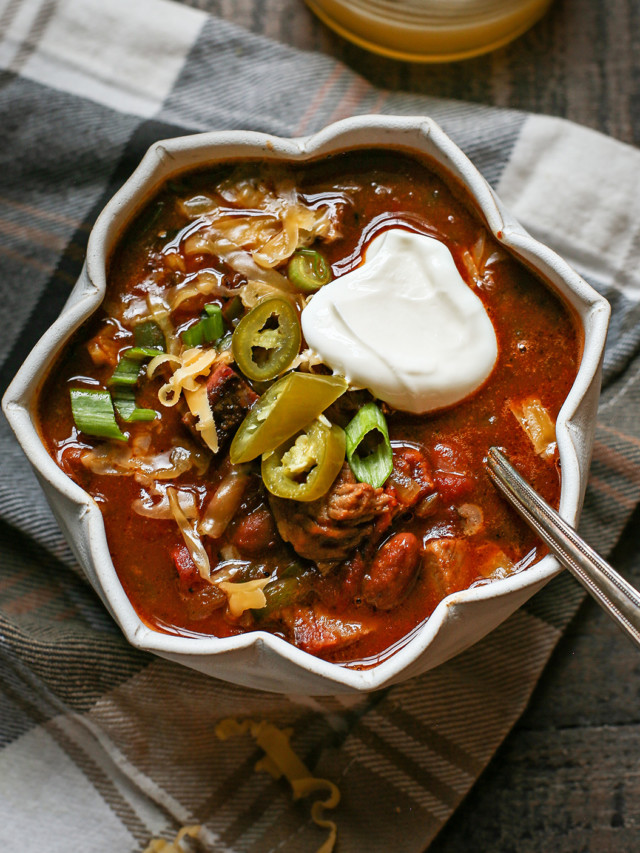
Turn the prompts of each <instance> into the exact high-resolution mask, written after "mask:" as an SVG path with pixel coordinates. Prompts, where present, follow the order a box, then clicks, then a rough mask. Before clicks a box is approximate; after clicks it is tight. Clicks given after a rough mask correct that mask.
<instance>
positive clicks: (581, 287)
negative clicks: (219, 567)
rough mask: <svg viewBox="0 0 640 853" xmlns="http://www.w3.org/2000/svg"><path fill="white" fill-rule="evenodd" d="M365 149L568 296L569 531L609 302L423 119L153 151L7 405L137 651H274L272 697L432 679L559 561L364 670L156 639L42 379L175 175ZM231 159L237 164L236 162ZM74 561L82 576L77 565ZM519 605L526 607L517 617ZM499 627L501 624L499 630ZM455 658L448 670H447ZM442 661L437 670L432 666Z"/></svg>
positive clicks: (499, 589) (265, 644) (450, 599)
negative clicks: (122, 243) (444, 651)
mask: <svg viewBox="0 0 640 853" xmlns="http://www.w3.org/2000/svg"><path fill="white" fill-rule="evenodd" d="M364 147H392V148H399V149H405V150H407V151H408V152H411V151H413V152H414V153H416V152H417V153H422V154H427V156H428V157H431V158H432V159H434V160H435V161H436V162H437V163H439V164H440V166H441V167H442V168H444V169H445V170H447V171H449V172H451V173H453V175H454V177H456V178H457V179H458V180H459V181H460V182H461V183H462V185H463V186H466V189H467V191H468V192H469V194H470V196H471V197H472V199H474V200H475V203H476V205H477V207H478V210H479V212H480V214H481V215H483V217H484V219H485V221H486V224H487V226H488V227H489V229H490V230H491V231H492V232H493V234H494V236H495V237H496V239H497V240H498V241H499V242H500V243H502V244H503V245H504V246H506V247H507V248H510V249H512V250H513V251H515V252H516V253H517V254H518V255H519V256H520V257H524V258H526V260H527V262H528V263H529V265H530V266H532V267H533V268H534V271H535V270H537V271H538V273H539V274H540V275H541V276H542V277H543V278H546V279H549V278H550V277H554V278H555V284H556V288H557V287H558V286H559V285H560V286H564V287H565V288H566V292H565V293H564V298H565V301H568V302H570V303H571V304H572V305H573V307H574V310H575V313H576V314H577V315H578V317H579V319H580V323H581V326H582V329H583V332H584V350H583V357H582V361H581V365H580V369H579V372H578V375H577V377H576V380H575V382H574V384H573V386H572V388H571V391H570V393H569V395H568V397H567V399H566V400H565V403H564V404H563V406H562V409H561V411H560V414H559V416H558V421H557V425H556V431H557V440H558V448H559V452H560V458H561V461H562V471H563V479H562V490H561V499H560V513H561V515H562V516H563V517H564V518H565V519H566V520H567V521H569V522H570V523H576V521H577V518H578V517H579V512H580V509H581V505H582V499H583V497H584V490H585V487H586V482H585V481H586V468H587V467H588V457H589V455H590V451H591V438H590V436H589V435H585V434H584V432H582V433H581V432H579V431H576V430H575V428H574V429H572V428H571V427H572V426H573V425H572V419H573V418H574V416H575V415H576V412H577V410H578V409H579V407H580V406H581V404H582V403H583V402H584V400H585V399H586V398H587V397H588V396H593V394H594V393H595V395H596V398H597V393H598V389H596V390H595V392H594V390H593V386H594V382H595V383H598V381H599V379H598V378H599V369H600V365H601V359H602V354H603V351H604V344H605V340H606V332H607V324H608V317H609V306H608V303H607V302H606V300H604V298H603V297H601V296H600V295H599V294H598V293H597V292H596V291H595V290H593V289H592V288H591V287H590V286H589V285H588V284H587V283H586V282H585V281H584V280H583V279H582V278H580V276H578V274H577V273H576V272H574V271H573V270H572V269H571V268H570V267H569V266H568V264H566V262H565V261H563V260H562V259H561V258H560V257H559V256H558V255H557V254H555V252H553V251H552V250H551V249H549V248H548V247H546V246H544V245H543V244H541V243H539V242H538V241H537V240H535V239H534V238H533V237H531V236H530V235H529V234H528V233H527V232H526V231H525V230H524V228H522V226H520V225H519V223H518V222H517V221H516V220H515V219H514V218H513V217H512V216H511V215H510V214H509V213H508V212H507V211H506V210H505V209H504V207H503V206H502V204H501V202H500V201H499V199H498V198H497V197H496V195H495V193H494V192H493V190H492V189H491V188H490V187H489V185H488V184H487V183H486V181H485V180H484V178H483V177H482V176H481V175H480V173H479V172H478V171H477V169H476V168H475V167H474V166H473V165H472V164H471V162H470V161H469V160H468V159H467V157H466V155H464V154H463V153H462V151H461V150H460V149H459V148H458V147H457V146H456V145H455V143H453V142H452V141H451V140H450V139H449V137H448V136H447V135H446V134H445V133H444V131H442V129H441V128H440V127H439V126H438V125H437V124H436V123H435V122H434V121H433V120H431V119H429V118H426V117H424V116H409V117H395V116H378V115H373V116H360V117H357V118H353V119H345V120H343V121H340V122H337V123H335V124H332V125H329V126H328V127H325V128H324V129H322V130H321V131H319V132H318V133H315V134H312V135H310V136H306V137H299V138H281V137H275V136H272V135H270V134H265V133H257V132H253V131H213V132H209V133H202V134H195V135H192V136H184V137H176V138H174V139H169V140H161V141H158V142H156V143H154V144H153V145H152V146H151V147H150V148H149V150H148V151H147V153H146V154H145V156H144V157H143V159H142V161H141V162H140V165H139V166H138V167H137V169H136V170H135V172H134V173H133V174H132V175H131V177H130V178H129V179H128V180H127V181H126V183H125V184H124V185H123V186H122V188H121V189H120V190H119V191H118V192H117V193H116V194H115V195H114V196H113V198H112V199H111V200H110V201H109V202H108V204H107V205H106V206H105V208H104V209H103V211H102V213H101V214H100V215H99V217H98V219H97V220H96V223H95V226H94V228H93V230H92V232H91V235H90V238H89V244H88V248H87V261H86V265H85V267H83V270H82V272H81V274H80V277H79V279H78V282H77V284H76V287H75V288H74V290H73V292H72V294H71V296H70V297H69V300H68V302H67V304H66V306H65V308H64V309H63V311H62V313H61V314H60V316H59V317H58V319H57V320H56V321H55V323H54V324H53V325H52V326H51V327H50V328H49V330H48V331H47V332H46V333H45V334H44V336H43V337H42V338H41V339H40V341H39V342H38V343H37V344H36V346H35V347H34V349H33V350H32V351H31V353H30V354H29V356H28V358H27V359H26V361H25V363H24V364H23V366H22V367H21V368H20V370H19V372H18V373H17V375H16V377H15V378H14V380H13V382H12V383H11V385H10V386H9V388H8V389H7V392H6V393H5V396H4V399H3V408H4V410H5V414H6V416H7V418H8V420H9V422H10V424H11V426H12V428H13V430H14V431H15V433H16V435H17V437H18V440H19V441H20V443H21V445H22V448H23V450H24V452H25V454H26V456H27V457H28V459H29V461H30V462H31V464H32V465H33V467H34V469H35V470H36V472H37V474H38V476H39V478H40V479H41V482H43V485H45V486H46V484H49V486H50V487H51V488H50V489H46V488H45V491H46V493H47V497H48V498H49V501H50V503H51V504H52V508H54V509H55V505H56V501H57V497H58V496H59V497H61V498H63V499H66V500H67V501H68V502H70V503H71V504H72V505H74V506H75V507H76V508H77V523H78V529H77V530H76V533H75V535H72V538H73V541H72V543H71V544H72V545H73V546H75V548H74V550H76V553H78V551H80V552H81V553H84V554H85V555H88V556H89V557H90V558H91V560H92V562H93V565H94V566H95V574H96V578H95V579H93V580H92V578H91V577H90V572H88V571H87V572H86V573H87V575H88V576H89V580H90V581H92V583H93V585H94V586H95V587H96V591H97V592H98V593H99V595H100V596H101V598H102V600H103V601H104V603H105V604H106V606H107V607H108V609H109V610H110V612H111V613H112V615H113V616H114V618H115V620H116V621H117V623H118V624H119V626H120V628H121V629H122V631H123V633H124V634H125V636H126V638H127V640H128V641H129V642H130V643H132V644H133V645H134V646H136V647H138V648H141V649H145V650H147V651H151V652H155V653H157V654H160V655H162V656H164V657H168V658H170V659H172V660H177V661H181V662H183V663H186V664H187V665H190V666H195V667H196V668H202V666H201V665H200V666H199V665H198V664H199V662H200V663H201V662H202V661H203V660H204V659H205V658H208V657H210V656H214V657H215V658H220V656H224V655H226V654H227V653H229V652H233V651H235V652H239V651H242V650H250V649H252V647H253V648H254V650H255V651H257V652H258V653H260V652H267V653H269V652H270V653H272V654H271V658H270V659H271V660H274V659H276V658H281V659H283V660H284V661H286V662H288V663H289V664H290V665H291V666H292V667H293V669H291V667H289V668H288V669H287V673H288V674H287V673H285V676H284V682H283V683H282V684H280V681H281V680H282V679H278V677H277V673H276V678H275V682H274V683H275V685H276V686H275V687H273V686H267V689H276V690H283V691H284V692H286V691H287V690H289V689H291V687H293V689H292V690H291V692H295V686H294V685H295V682H294V681H293V680H292V678H291V675H292V674H293V675H295V672H296V670H297V671H299V672H302V671H304V672H305V673H308V674H309V675H314V676H316V681H317V683H318V685H320V688H321V689H319V690H318V692H344V691H345V690H346V691H358V692H359V691H369V690H373V689H377V688H380V687H382V686H385V685H388V684H391V683H394V682H396V681H400V680H402V679H403V677H405V676H406V677H408V676H409V675H412V674H414V672H416V671H425V670H426V669H428V668H430V664H429V661H428V659H426V660H422V659H423V656H425V655H427V658H428V654H427V653H428V649H429V646H430V645H431V644H432V643H433V641H434V639H435V638H436V637H437V636H438V634H439V633H440V632H441V631H443V630H445V628H446V627H447V625H446V623H448V622H451V621H453V622H454V624H453V625H452V626H451V630H453V631H462V633H463V634H464V610H465V609H468V608H469V606H470V605H475V604H480V603H482V602H489V601H492V600H496V599H500V598H503V597H508V596H510V595H513V594H518V593H519V594H520V595H519V599H521V600H525V599H526V598H527V597H528V590H529V589H530V588H533V589H532V590H531V594H532V593H533V592H534V591H536V590H537V589H538V588H539V587H540V586H542V585H543V584H544V583H545V582H546V581H547V580H549V579H550V578H551V577H553V576H554V575H556V574H557V573H558V572H559V570H560V567H559V565H558V563H557V561H556V560H555V558H553V557H552V556H550V555H547V556H545V557H544V558H542V559H541V560H540V561H539V562H538V563H536V564H534V565H533V566H531V567H530V568H527V569H525V570H523V571H521V572H519V573H516V574H513V575H511V576H509V577H507V578H504V579H500V580H494V581H491V582H490V583H487V584H486V585H480V586H475V587H472V588H469V589H465V590H461V591H460V592H457V593H454V594H452V595H449V596H447V597H446V598H445V599H444V600H443V601H441V602H440V603H439V604H438V606H437V607H436V609H435V610H434V612H433V613H432V615H431V616H430V617H429V618H428V619H427V620H426V622H425V623H423V624H422V625H421V626H420V627H419V628H417V629H415V630H414V632H413V636H412V638H411V639H410V640H408V641H407V642H406V644H405V645H404V646H402V647H401V648H399V649H398V650H397V651H395V652H394V653H393V654H392V655H391V656H390V657H388V658H386V659H385V660H383V661H382V662H381V663H379V664H377V665H375V666H372V667H371V668H367V669H363V670H357V669H352V668H349V667H347V666H344V665H341V664H335V663H331V662H328V661H324V660H322V659H320V658H316V657H314V656H312V655H310V654H308V653H307V652H303V651H301V650H300V649H298V648H296V647H295V646H293V645H291V644H289V643H287V642H286V641H285V640H283V639H281V638H279V637H276V636H274V635H272V634H269V633H267V632H263V631H254V632H250V633H247V634H241V635H238V636H235V637H229V638H217V637H185V636H176V635H173V634H165V633H160V632H158V631H155V630H153V629H151V628H149V627H148V626H147V625H145V624H144V623H143V622H142V621H141V620H140V618H139V617H138V615H137V613H136V612H135V610H134V608H133V606H132V604H131V602H130V601H129V599H128V597H127V595H126V593H125V592H124V590H123V588H122V586H121V584H120V581H119V579H118V577H117V573H116V571H115V568H114V566H113V562H112V561H111V557H110V554H109V549H108V546H107V541H106V534H105V528H104V522H103V519H102V514H101V512H100V509H99V507H98V505H97V504H96V503H95V502H94V500H93V499H92V498H91V497H90V496H89V495H88V494H87V493H86V492H85V491H84V490H83V489H82V488H81V487H80V486H78V485H77V484H76V483H74V482H73V481H72V480H71V479H70V478H68V477H67V476H66V475H65V474H64V473H63V472H62V470H61V469H60V468H59V467H58V466H57V465H56V463H55V462H54V461H53V459H52V458H51V457H50V456H49V454H48V452H47V450H46V448H45V447H44V444H43V442H42V440H41V439H40V436H39V434H38V431H37V428H36V425H35V416H34V414H33V411H34V408H35V406H34V403H35V400H36V399H37V393H38V389H39V387H40V384H41V381H42V380H41V377H42V376H44V375H45V374H46V371H47V368H48V367H49V366H50V365H51V364H52V362H53V361H54V359H55V356H56V355H57V353H58V351H59V349H60V347H61V346H62V344H63V343H64V342H65V341H66V340H67V339H68V337H69V336H70V335H71V334H72V333H73V332H74V331H75V329H76V328H77V327H78V326H79V325H80V324H81V323H82V322H83V321H84V320H85V319H86V318H87V317H88V316H89V315H90V314H91V313H92V312H93V311H94V310H96V308H97V307H98V306H99V305H100V303H101V302H102V298H103V295H104V293H105V289H106V263H107V260H108V255H109V253H110V251H111V248H112V247H113V245H114V243H115V242H116V239H117V235H119V234H120V233H121V232H122V229H123V228H125V227H126V225H127V224H128V222H130V221H131V219H132V218H133V216H134V215H135V214H136V212H137V211H138V210H139V209H140V207H141V206H142V205H143V204H144V203H145V201H146V200H147V199H148V198H149V197H150V196H151V195H152V194H153V193H154V192H155V191H156V190H157V189H158V188H159V186H160V185H161V184H162V183H163V182H164V181H165V180H167V178H168V177H169V175H170V174H177V173H179V172H184V171H188V170H190V169H192V168H197V167H198V165H200V166H204V165H206V164H207V163H211V162H214V161H216V160H230V159H245V158H250V157H256V156H261V157H266V158H269V159H275V160H278V159H282V160H293V161H305V160H308V159H311V158H318V157H322V156H324V155H327V154H329V153H331V152H334V151H335V152H337V151H341V150H345V149H349V148H364ZM427 149H429V150H427ZM231 151H234V152H236V153H233V154H232V153H230V152H231ZM587 326H589V329H588V328H587ZM598 387H599V386H598ZM579 451H580V452H579ZM581 454H582V457H583V461H584V459H586V460H587V461H586V463H585V464H584V465H583V469H582V473H581V466H580V459H579V457H580V455H581ZM79 560H80V562H81V564H82V565H83V568H85V571H86V566H84V562H83V560H82V557H81V556H79ZM96 581H97V582H96ZM520 603H522V601H519V603H518V604H517V605H516V606H519V604H520ZM513 609H515V607H513V608H512V610H513ZM512 610H511V611H510V612H512ZM461 612H462V615H461ZM507 615H508V613H507ZM503 618H506V616H505V617H503ZM503 618H500V619H499V620H498V622H496V623H495V624H499V622H501V621H503ZM495 624H494V623H493V622H492V623H491V624H490V625H489V627H488V629H487V630H491V629H492V628H493V627H495ZM461 626H462V627H461ZM486 632H487V631H484V632H483V631H480V633H478V632H477V631H476V632H474V633H473V635H472V636H470V637H468V638H466V639H463V640H462V642H458V643H457V645H455V644H454V645H455V649H454V651H453V653H452V654H457V653H458V652H459V651H462V650H463V649H464V648H466V647H467V646H468V645H471V644H472V643H473V642H476V641H477V640H479V639H480V638H481V637H482V636H483V635H484V633H486ZM448 656H451V655H448ZM448 656H445V657H444V658H442V660H446V659H447V657H448ZM442 660H437V661H435V662H434V663H433V664H431V665H437V663H440V662H442ZM215 674H216V677H220V678H227V679H228V680H231V681H238V682H239V683H245V684H251V683H252V679H251V678H250V677H249V678H248V679H243V678H242V677H240V676H241V675H242V674H241V673H237V672H231V673H226V674H225V673H224V672H221V671H220V661H218V662H217V669H216V672H215ZM289 683H290V684H289Z"/></svg>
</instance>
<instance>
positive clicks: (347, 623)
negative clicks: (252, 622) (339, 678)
mask: <svg viewBox="0 0 640 853" xmlns="http://www.w3.org/2000/svg"><path fill="white" fill-rule="evenodd" d="M283 621H284V623H285V625H286V626H287V628H288V633H289V634H290V636H291V639H292V640H293V642H294V644H295V645H296V646H297V647H298V648H299V649H302V650H303V651H305V652H310V653H311V654H312V655H327V654H331V653H332V652H336V651H339V650H341V649H344V648H345V647H347V646H350V645H352V644H353V643H356V642H358V640H361V639H362V638H363V637H366V636H367V634H370V633H371V630H372V629H371V627H369V626H367V625H365V624H363V623H362V622H357V621H355V620H352V619H341V618H339V617H337V616H334V615H333V614H330V613H325V612H324V611H323V610H322V609H321V608H320V606H319V605H314V606H313V607H293V608H292V609H291V612H289V613H285V614H283Z"/></svg>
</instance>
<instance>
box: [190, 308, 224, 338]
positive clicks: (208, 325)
mask: <svg viewBox="0 0 640 853" xmlns="http://www.w3.org/2000/svg"><path fill="white" fill-rule="evenodd" d="M204 310H205V313H206V316H205V317H203V318H202V320H199V321H198V322H197V323H196V324H195V325H194V326H190V327H189V328H188V329H186V330H185V331H184V332H183V333H182V336H181V337H182V342H183V343H184V344H185V346H188V347H199V346H202V344H212V343H213V342H214V341H217V340H218V338H221V337H222V336H223V335H224V319H223V317H222V309H221V308H220V306H219V305H215V304H212V305H205V306H204Z"/></svg>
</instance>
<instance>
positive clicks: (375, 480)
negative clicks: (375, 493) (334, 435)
mask: <svg viewBox="0 0 640 853" xmlns="http://www.w3.org/2000/svg"><path fill="white" fill-rule="evenodd" d="M374 431H375V432H377V433H379V438H380V439H381V440H379V441H378V443H377V445H376V447H375V448H374V450H372V451H371V452H370V453H368V454H367V455H366V456H361V455H360V454H359V453H358V448H359V446H360V444H361V443H362V441H363V440H364V438H365V437H366V436H367V435H369V433H370V432H374ZM345 433H346V437H347V459H348V461H349V465H350V467H351V470H352V471H353V475H354V477H355V478H356V480H358V481H359V482H361V483H369V485H371V486H373V487H374V489H378V488H380V486H382V485H383V483H384V482H385V480H386V479H387V477H388V476H389V475H390V474H391V472H392V471H393V453H392V450H391V442H390V441H389V430H388V429H387V422H386V421H385V419H384V415H383V414H382V412H381V411H380V409H379V408H378V407H377V406H376V404H375V403H365V405H364V406H363V407H362V408H361V409H360V411H359V412H358V413H357V415H356V416H355V417H354V418H353V420H352V421H350V423H348V424H347V427H346V429H345Z"/></svg>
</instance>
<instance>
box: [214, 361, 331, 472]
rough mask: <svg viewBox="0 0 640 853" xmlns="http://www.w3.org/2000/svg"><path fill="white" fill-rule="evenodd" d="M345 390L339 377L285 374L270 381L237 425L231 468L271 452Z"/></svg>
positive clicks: (231, 454) (231, 451)
mask: <svg viewBox="0 0 640 853" xmlns="http://www.w3.org/2000/svg"><path fill="white" fill-rule="evenodd" d="M346 390H347V381H346V379H344V378H343V377H342V376H315V375H313V374H312V373H289V374H287V376H283V377H282V378H281V379H278V381H277V382H274V383H273V385H272V386H271V388H269V389H268V390H267V391H265V393H264V394H263V395H262V397H260V400H259V401H258V403H257V404H256V405H255V406H254V407H253V409H251V411H250V412H249V414H248V415H247V416H246V418H245V419H244V421H243V422H242V423H241V424H240V427H239V428H238V431H237V432H236V434H235V436H234V438H233V441H232V442H231V448H230V450H229V455H230V458H231V462H232V464H233V465H237V464H239V463H240V462H249V461H250V460H251V459H255V458H256V457H258V456H260V455H261V454H262V453H266V452H267V451H269V450H275V448H276V447H278V446H279V445H280V444H282V442H283V441H286V440H287V439H288V438H291V436H292V435H295V433H297V432H298V431H299V430H301V429H302V428H303V427H304V426H306V425H307V424H308V423H309V422H310V421H312V420H314V419H315V418H317V417H318V415H320V414H321V413H322V412H324V410H325V409H326V408H327V406H330V405H331V404H332V403H333V402H334V401H335V400H337V399H338V397H339V396H340V395H341V394H343V393H344V392H345V391H346Z"/></svg>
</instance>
